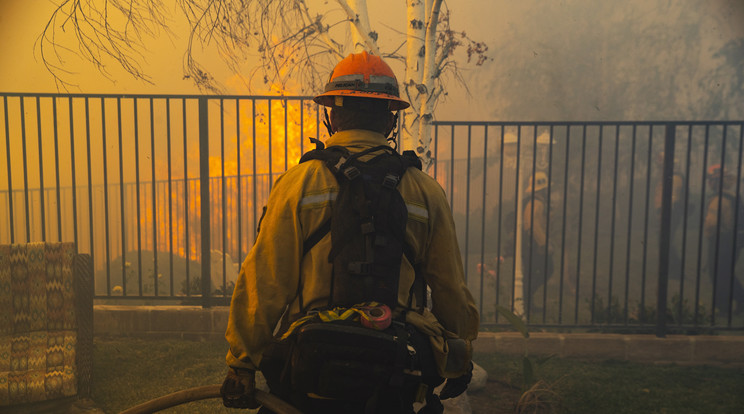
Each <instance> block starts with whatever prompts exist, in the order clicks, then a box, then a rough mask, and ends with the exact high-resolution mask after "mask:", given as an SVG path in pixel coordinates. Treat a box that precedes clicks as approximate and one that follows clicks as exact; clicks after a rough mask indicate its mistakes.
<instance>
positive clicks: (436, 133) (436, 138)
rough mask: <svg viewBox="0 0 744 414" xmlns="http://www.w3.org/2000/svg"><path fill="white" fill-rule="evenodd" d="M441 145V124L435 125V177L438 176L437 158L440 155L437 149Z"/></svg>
mask: <svg viewBox="0 0 744 414" xmlns="http://www.w3.org/2000/svg"><path fill="white" fill-rule="evenodd" d="M438 147H439V125H434V179H436V178H437V164H439V163H438V162H437V160H438V159H439V155H438V152H437V149H438Z"/></svg>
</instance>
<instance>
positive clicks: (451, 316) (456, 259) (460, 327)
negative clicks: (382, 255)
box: [423, 184, 479, 341]
mask: <svg viewBox="0 0 744 414" xmlns="http://www.w3.org/2000/svg"><path fill="white" fill-rule="evenodd" d="M430 194H431V195H430V200H429V203H428V204H429V241H428V248H427V249H426V255H425V257H424V258H423V259H424V262H423V273H424V278H425V279H426V283H427V284H428V285H429V287H430V288H431V295H432V313H433V314H434V316H436V318H437V320H438V321H439V322H440V323H441V324H442V326H443V327H444V328H445V329H446V330H448V331H450V332H452V333H454V334H455V335H457V336H458V337H460V338H462V339H465V340H467V341H472V340H474V339H475V338H476V337H477V336H478V324H479V317H478V310H477V308H476V306H475V301H474V300H473V296H472V295H471V293H470V290H469V289H468V287H467V285H466V284H465V277H464V272H463V266H462V259H461V254H460V248H459V245H458V243H457V235H456V232H455V223H454V220H453V218H452V212H451V211H450V208H449V204H448V203H447V199H446V196H445V195H444V191H443V190H442V189H441V187H439V185H438V184H437V185H436V191H430Z"/></svg>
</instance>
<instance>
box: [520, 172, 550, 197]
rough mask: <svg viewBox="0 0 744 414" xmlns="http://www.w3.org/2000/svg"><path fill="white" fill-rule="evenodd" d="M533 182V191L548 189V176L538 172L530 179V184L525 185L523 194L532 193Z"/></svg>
mask: <svg viewBox="0 0 744 414" xmlns="http://www.w3.org/2000/svg"><path fill="white" fill-rule="evenodd" d="M533 182H534V184H535V189H534V191H540V190H542V189H544V188H548V176H547V175H546V174H545V173H544V172H542V171H538V172H536V173H535V175H534V176H532V177H530V182H529V183H527V189H526V190H525V192H528V193H529V192H531V191H533V189H532V184H533Z"/></svg>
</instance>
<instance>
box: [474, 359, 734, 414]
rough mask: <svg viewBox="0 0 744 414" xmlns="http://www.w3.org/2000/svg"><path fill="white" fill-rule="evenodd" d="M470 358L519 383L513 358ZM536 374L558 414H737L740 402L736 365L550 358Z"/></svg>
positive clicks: (519, 367) (502, 379)
mask: <svg viewBox="0 0 744 414" xmlns="http://www.w3.org/2000/svg"><path fill="white" fill-rule="evenodd" d="M475 359H476V361H477V362H478V363H479V364H480V365H481V366H483V368H484V369H486V371H488V372H489V378H492V379H496V380H498V381H500V382H504V383H508V384H511V385H514V386H517V387H520V386H522V385H523V378H522V372H523V371H522V364H521V361H519V360H518V359H515V358H511V357H506V356H503V355H477V356H476V358H475ZM537 377H538V378H541V379H542V380H543V381H545V383H546V384H548V385H549V386H550V387H551V388H552V389H553V391H555V392H556V393H557V403H555V404H554V408H556V410H555V412H559V413H595V412H596V413H634V414H635V413H670V414H671V413H705V414H708V413H741V412H743V411H742V407H744V393H743V392H742V391H744V370H742V369H734V368H722V367H707V366H676V365H644V364H637V363H631V362H626V361H606V362H601V363H594V362H592V363H590V362H581V361H575V360H566V359H558V358H553V359H550V360H548V361H546V362H544V363H543V364H542V365H540V366H539V368H538V372H537Z"/></svg>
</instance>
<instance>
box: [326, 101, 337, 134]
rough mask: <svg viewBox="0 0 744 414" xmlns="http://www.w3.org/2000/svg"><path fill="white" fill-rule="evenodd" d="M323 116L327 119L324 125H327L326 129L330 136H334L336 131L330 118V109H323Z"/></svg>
mask: <svg viewBox="0 0 744 414" xmlns="http://www.w3.org/2000/svg"><path fill="white" fill-rule="evenodd" d="M323 115H324V117H325V119H323V125H325V127H326V129H327V130H328V136H329V137H330V136H333V134H335V133H336V131H334V130H333V127H331V117H329V116H328V108H326V107H323Z"/></svg>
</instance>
